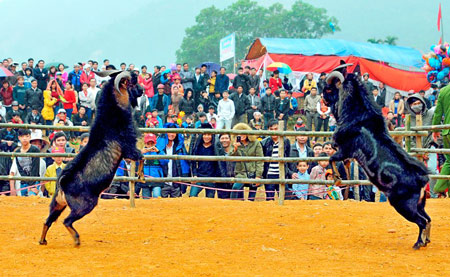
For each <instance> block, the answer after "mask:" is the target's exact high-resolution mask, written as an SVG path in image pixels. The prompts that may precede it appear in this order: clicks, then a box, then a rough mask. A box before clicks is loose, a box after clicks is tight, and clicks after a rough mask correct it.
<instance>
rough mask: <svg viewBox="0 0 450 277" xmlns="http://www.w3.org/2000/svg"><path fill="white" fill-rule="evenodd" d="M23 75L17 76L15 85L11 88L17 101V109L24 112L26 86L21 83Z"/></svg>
mask: <svg viewBox="0 0 450 277" xmlns="http://www.w3.org/2000/svg"><path fill="white" fill-rule="evenodd" d="M23 82H24V78H23V76H18V77H17V85H16V86H15V87H14V88H13V99H14V100H15V101H17V102H18V103H19V109H20V110H21V111H22V112H23V113H26V104H27V88H26V87H25V86H24V84H23Z"/></svg>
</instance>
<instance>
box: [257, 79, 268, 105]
mask: <svg viewBox="0 0 450 277" xmlns="http://www.w3.org/2000/svg"><path fill="white" fill-rule="evenodd" d="M269 88H270V87H269V82H268V81H267V80H264V81H263V82H262V86H260V91H259V97H261V100H262V99H263V97H264V96H265V95H266V90H267V89H269Z"/></svg>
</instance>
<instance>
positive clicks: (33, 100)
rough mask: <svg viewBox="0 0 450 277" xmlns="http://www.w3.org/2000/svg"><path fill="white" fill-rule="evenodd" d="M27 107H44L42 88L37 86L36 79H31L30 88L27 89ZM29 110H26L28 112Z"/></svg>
mask: <svg viewBox="0 0 450 277" xmlns="http://www.w3.org/2000/svg"><path fill="white" fill-rule="evenodd" d="M26 105H27V107H28V109H31V107H37V108H38V110H39V111H41V110H42V108H43V107H44V96H43V94H42V90H40V89H39V88H38V87H37V80H36V79H33V80H32V81H31V88H29V89H27V104H26ZM29 112H30V110H29V111H28V113H29Z"/></svg>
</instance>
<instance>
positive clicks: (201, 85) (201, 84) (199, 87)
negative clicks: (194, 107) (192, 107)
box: [192, 67, 206, 104]
mask: <svg viewBox="0 0 450 277" xmlns="http://www.w3.org/2000/svg"><path fill="white" fill-rule="evenodd" d="M192 86H193V89H194V100H195V104H199V99H200V92H202V91H204V90H205V89H206V85H205V80H204V79H203V75H202V74H201V72H200V68H198V67H197V68H195V74H194V80H193V82H192Z"/></svg>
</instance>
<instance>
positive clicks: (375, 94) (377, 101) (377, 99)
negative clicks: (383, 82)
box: [372, 87, 384, 110]
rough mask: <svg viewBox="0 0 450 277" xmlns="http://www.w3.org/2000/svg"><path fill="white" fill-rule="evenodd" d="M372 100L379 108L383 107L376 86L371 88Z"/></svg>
mask: <svg viewBox="0 0 450 277" xmlns="http://www.w3.org/2000/svg"><path fill="white" fill-rule="evenodd" d="M372 95H373V101H374V102H375V104H376V105H377V107H379V108H380V110H381V109H382V108H383V107H384V99H383V98H382V97H381V96H380V94H379V91H378V88H377V87H373V89H372Z"/></svg>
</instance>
